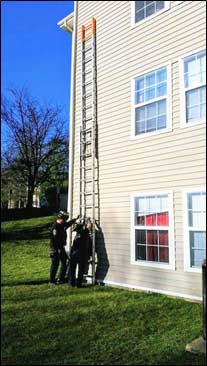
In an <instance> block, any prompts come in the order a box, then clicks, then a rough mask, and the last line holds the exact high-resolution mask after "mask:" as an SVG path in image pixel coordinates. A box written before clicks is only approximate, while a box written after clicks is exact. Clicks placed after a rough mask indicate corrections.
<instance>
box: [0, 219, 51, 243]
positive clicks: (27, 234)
mask: <svg viewBox="0 0 207 366" xmlns="http://www.w3.org/2000/svg"><path fill="white" fill-rule="evenodd" d="M50 228H51V223H47V224H44V225H42V226H38V227H36V228H28V227H21V228H20V229H16V230H13V231H9V232H6V231H2V232H1V240H5V241H14V240H32V239H48V238H49V236H50Z"/></svg>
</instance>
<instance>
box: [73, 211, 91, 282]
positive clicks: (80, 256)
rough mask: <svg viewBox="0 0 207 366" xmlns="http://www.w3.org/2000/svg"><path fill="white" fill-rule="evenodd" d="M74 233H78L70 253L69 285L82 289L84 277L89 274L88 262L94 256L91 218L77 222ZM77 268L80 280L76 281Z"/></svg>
mask: <svg viewBox="0 0 207 366" xmlns="http://www.w3.org/2000/svg"><path fill="white" fill-rule="evenodd" d="M74 231H76V236H75V238H74V241H73V245H72V247H71V251H70V277H69V285H71V286H72V287H74V286H77V287H82V282H83V275H84V273H86V274H87V270H88V268H87V266H88V260H89V258H90V257H91V256H92V240H91V232H92V223H91V221H90V218H87V219H86V220H84V219H83V220H82V221H80V222H77V223H76V225H75V228H74ZM77 266H78V278H77V280H76V268H77Z"/></svg>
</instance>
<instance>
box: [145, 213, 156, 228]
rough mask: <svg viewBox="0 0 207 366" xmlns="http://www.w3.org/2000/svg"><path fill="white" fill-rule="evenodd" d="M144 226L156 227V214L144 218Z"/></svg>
mask: <svg viewBox="0 0 207 366" xmlns="http://www.w3.org/2000/svg"><path fill="white" fill-rule="evenodd" d="M146 226H156V214H153V215H147V216H146Z"/></svg>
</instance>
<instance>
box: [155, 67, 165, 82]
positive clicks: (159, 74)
mask: <svg viewBox="0 0 207 366" xmlns="http://www.w3.org/2000/svg"><path fill="white" fill-rule="evenodd" d="M166 80H167V69H166V67H165V68H163V69H160V70H158V71H157V83H158V84H159V83H161V82H162V81H166Z"/></svg>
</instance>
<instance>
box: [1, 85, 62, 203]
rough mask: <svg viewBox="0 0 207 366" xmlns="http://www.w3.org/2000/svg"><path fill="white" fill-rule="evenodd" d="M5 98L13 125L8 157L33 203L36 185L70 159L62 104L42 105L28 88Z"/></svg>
mask: <svg viewBox="0 0 207 366" xmlns="http://www.w3.org/2000/svg"><path fill="white" fill-rule="evenodd" d="M10 95H11V97H10V98H9V99H8V98H4V97H3V98H2V106H1V110H2V113H1V116H2V121H3V123H5V124H6V126H7V127H8V129H9V137H8V141H9V144H8V148H7V151H6V152H5V159H6V161H7V164H8V166H9V169H10V172H13V177H14V179H16V181H17V182H21V184H23V185H25V187H26V190H27V207H32V201H33V194H34V190H35V188H36V187H39V186H40V185H41V184H43V183H44V182H50V180H51V179H53V180H54V179H55V176H56V177H60V176H61V174H60V172H61V170H62V169H63V167H65V165H67V161H68V141H67V130H66V126H65V122H64V120H63V119H62V118H61V110H60V108H59V107H54V106H52V105H48V104H47V105H41V104H40V103H39V102H37V101H36V100H35V99H34V98H32V97H31V96H30V95H29V93H28V91H27V90H26V89H25V88H22V89H20V90H17V89H11V90H10Z"/></svg>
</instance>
